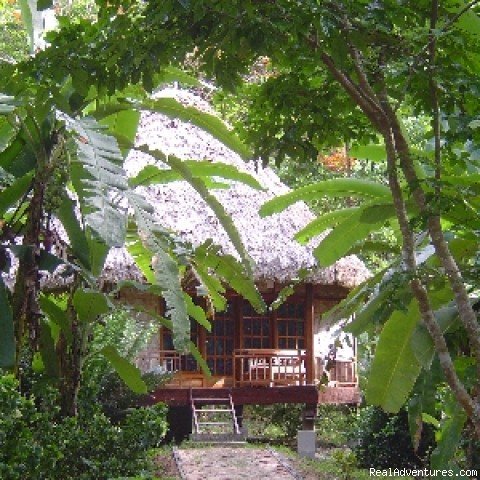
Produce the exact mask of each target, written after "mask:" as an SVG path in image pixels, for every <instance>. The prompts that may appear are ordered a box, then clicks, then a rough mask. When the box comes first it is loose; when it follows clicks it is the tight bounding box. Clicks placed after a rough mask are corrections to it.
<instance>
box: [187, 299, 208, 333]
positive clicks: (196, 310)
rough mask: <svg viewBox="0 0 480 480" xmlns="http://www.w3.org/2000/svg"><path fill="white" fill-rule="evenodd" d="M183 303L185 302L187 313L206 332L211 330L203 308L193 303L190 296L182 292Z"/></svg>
mask: <svg viewBox="0 0 480 480" xmlns="http://www.w3.org/2000/svg"><path fill="white" fill-rule="evenodd" d="M183 296H184V297H185V303H186V304H187V312H188V315H189V316H190V317H192V318H194V319H195V320H196V322H197V323H198V324H199V325H202V327H204V328H205V329H206V330H207V331H208V332H210V331H211V330H212V324H211V323H210V322H209V321H208V320H207V317H206V315H205V310H204V309H203V308H202V307H200V306H198V305H195V304H194V303H193V300H192V297H190V295H188V293H185V292H184V294H183Z"/></svg>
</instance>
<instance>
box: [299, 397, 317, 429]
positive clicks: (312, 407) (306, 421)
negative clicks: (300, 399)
mask: <svg viewBox="0 0 480 480" xmlns="http://www.w3.org/2000/svg"><path fill="white" fill-rule="evenodd" d="M316 416H317V404H316V403H306V404H305V408H304V409H303V416H302V429H303V430H315V417H316Z"/></svg>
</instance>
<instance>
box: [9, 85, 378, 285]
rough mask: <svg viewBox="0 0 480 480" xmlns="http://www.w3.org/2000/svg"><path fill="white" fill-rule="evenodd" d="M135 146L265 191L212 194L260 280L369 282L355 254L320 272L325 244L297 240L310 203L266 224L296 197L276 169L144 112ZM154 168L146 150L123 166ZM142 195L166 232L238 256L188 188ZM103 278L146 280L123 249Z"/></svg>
mask: <svg viewBox="0 0 480 480" xmlns="http://www.w3.org/2000/svg"><path fill="white" fill-rule="evenodd" d="M157 95H159V96H166V97H173V98H175V99H176V100H177V101H179V102H181V103H183V104H185V105H187V106H195V107H196V108H198V109H199V110H202V111H206V112H207V113H213V112H212V109H211V107H210V105H209V104H208V102H206V101H205V100H203V99H202V98H201V97H200V96H198V95H195V94H194V93H192V92H189V91H185V90H180V89H174V88H169V89H164V90H162V91H161V92H159V93H158V94H157ZM136 144H137V145H143V144H147V145H149V147H150V148H151V149H158V150H161V151H163V152H164V153H165V154H167V155H175V156H176V157H178V158H181V159H188V160H209V161H212V162H215V161H217V162H218V161H220V162H223V163H226V164H229V165H233V166H235V167H236V168H237V169H238V170H240V171H242V172H246V173H249V174H250V175H252V176H253V177H254V178H255V179H256V180H257V181H258V182H259V183H260V185H261V186H262V187H263V188H264V190H255V189H254V188H252V187H250V186H248V185H245V184H243V183H239V182H230V186H229V188H224V189H215V190H212V193H213V195H214V196H215V197H216V198H217V200H219V201H220V202H221V203H222V205H223V206H224V208H225V210H226V211H227V212H228V214H229V215H230V216H231V218H232V220H233V222H234V224H235V226H236V227H237V229H238V231H239V233H240V236H241V238H242V240H243V243H244V245H245V247H246V250H247V252H248V253H249V255H250V256H251V258H252V259H253V261H254V264H255V265H254V277H255V280H256V281H274V282H278V283H285V282H289V281H292V280H295V279H297V278H298V275H299V271H300V270H301V269H308V270H309V271H310V274H309V275H308V276H307V277H306V279H305V281H309V282H312V283H314V284H320V285H339V286H343V287H346V288H353V287H355V286H356V285H358V284H360V283H361V282H362V281H364V280H365V279H366V278H368V277H369V275H370V274H369V271H368V269H367V268H366V267H365V265H364V263H363V262H362V261H361V260H360V259H359V258H358V257H356V256H354V255H351V256H347V257H344V258H342V259H340V260H339V261H337V262H336V263H335V264H334V265H332V266H330V267H328V268H319V267H318V266H317V262H316V259H315V257H314V255H313V249H314V248H315V246H317V245H318V244H319V242H320V241H321V238H317V239H314V240H313V241H312V242H310V244H308V245H300V244H299V243H298V242H296V241H295V240H293V237H294V235H295V233H296V232H297V231H299V230H300V229H302V228H303V227H305V226H306V225H307V224H308V223H309V222H311V221H312V220H313V219H314V218H315V216H314V214H313V213H312V212H311V211H310V209H309V208H308V207H307V205H306V204H305V203H303V202H298V203H296V204H294V205H292V206H291V207H289V208H288V209H286V210H284V211H283V212H281V213H278V214H274V215H272V216H269V217H266V218H261V217H260V215H259V213H258V211H259V208H260V207H261V206H262V205H263V204H264V203H265V202H266V201H268V200H270V199H271V198H273V197H274V196H278V195H281V194H284V193H287V192H289V191H290V189H289V188H288V187H287V186H286V185H285V184H283V183H282V182H281V181H280V179H279V177H278V176H277V175H276V173H275V172H274V171H273V170H272V169H271V168H263V167H261V166H260V165H257V164H256V162H253V161H251V162H244V161H243V160H242V159H241V158H240V156H239V155H237V154H236V153H234V152H233V151H232V150H230V149H229V148H227V147H226V146H225V145H223V144H222V143H221V142H219V141H218V140H217V139H215V138H214V137H212V136H211V135H210V134H209V133H207V132H205V131H204V130H201V129H200V128H198V127H196V126H195V125H193V124H191V123H187V122H183V121H180V120H176V119H172V118H169V117H167V116H165V115H161V114H158V113H151V112H148V113H147V112H144V113H142V115H141V118H140V125H139V129H138V133H137V138H136ZM149 164H152V165H156V166H158V167H162V166H163V167H165V165H162V164H161V163H160V162H159V161H158V160H156V159H154V158H153V157H151V156H149V155H146V154H144V153H142V152H139V151H131V152H130V154H129V155H128V157H127V159H126V161H125V165H124V166H125V170H126V171H127V174H128V175H129V176H135V175H137V174H138V172H139V171H140V170H141V169H142V168H144V167H145V166H146V165H149ZM137 191H138V192H140V193H141V194H142V195H143V196H144V198H145V199H146V200H147V202H148V203H149V204H151V205H152V206H153V207H154V211H155V216H156V218H157V220H158V223H159V225H162V226H163V227H164V228H167V229H170V230H172V231H173V232H175V233H176V234H178V236H179V237H180V238H181V239H182V240H183V241H185V242H188V243H191V244H192V245H193V246H198V245H200V244H202V243H203V242H205V241H206V240H207V239H212V240H213V241H214V243H215V244H217V245H219V246H221V248H222V250H223V252H224V253H228V254H233V255H235V256H238V255H237V253H236V251H235V248H234V247H233V245H232V244H231V242H230V240H229V238H228V235H227V234H226V232H225V231H224V229H223V227H222V226H221V224H220V223H219V220H218V218H217V217H216V215H215V214H214V213H213V211H212V210H211V209H210V207H209V206H208V205H207V204H206V202H205V201H204V200H203V199H202V198H201V197H200V196H199V195H198V193H197V192H195V190H194V189H193V188H192V187H191V186H190V185H189V184H187V183H186V182H183V181H177V182H172V183H169V184H161V185H153V186H148V187H137ZM56 229H57V231H58V233H59V235H60V237H62V238H63V240H65V241H68V237H67V235H66V233H65V231H64V230H63V227H62V225H61V224H59V223H57V224H56ZM16 263H17V262H16V261H14V266H13V268H12V269H11V270H10V272H9V273H8V274H4V280H5V281H6V283H7V284H9V285H10V286H12V285H13V282H14V278H15V270H16V268H15V264H16ZM57 270H58V269H57ZM71 279H72V277H71V276H69V275H66V276H62V275H61V271H56V272H54V274H46V273H45V274H44V275H43V276H42V282H41V283H42V285H43V287H44V288H47V289H50V288H54V289H55V288H62V287H63V286H65V285H66V284H69V283H70V282H71ZM100 279H101V281H103V282H109V283H118V282H119V281H122V280H135V281H144V278H143V276H142V274H141V272H140V271H139V269H138V268H137V266H136V265H135V263H134V260H133V258H132V257H131V255H130V254H129V253H128V252H127V250H126V249H124V248H113V249H111V250H110V253H109V254H108V257H107V259H106V263H105V267H104V270H103V272H102V275H101V278H100Z"/></svg>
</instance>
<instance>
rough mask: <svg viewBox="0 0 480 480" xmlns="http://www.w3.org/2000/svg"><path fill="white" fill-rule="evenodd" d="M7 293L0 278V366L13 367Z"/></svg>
mask: <svg viewBox="0 0 480 480" xmlns="http://www.w3.org/2000/svg"><path fill="white" fill-rule="evenodd" d="M7 297H8V293H7V289H6V287H5V284H4V283H3V280H2V279H1V278H0V303H1V304H2V305H3V308H2V309H1V311H0V338H1V340H0V368H2V369H3V368H4V369H8V368H13V366H14V365H15V336H14V323H13V317H12V310H11V308H10V305H9V302H8V298H7Z"/></svg>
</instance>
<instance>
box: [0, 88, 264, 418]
mask: <svg viewBox="0 0 480 480" xmlns="http://www.w3.org/2000/svg"><path fill="white" fill-rule="evenodd" d="M5 87H6V88H5V89H6V90H7V91H8V90H11V91H14V90H15V89H14V88H13V87H12V85H9V84H8V82H7V84H6V85H5ZM50 88H51V87H50ZM53 90H54V91H53V92H52V91H50V90H49V89H48V88H46V87H43V86H40V87H38V88H37V89H31V90H30V91H24V92H22V93H17V95H6V94H5V95H1V96H0V168H1V170H0V172H1V174H2V175H1V181H2V185H1V193H0V213H1V219H2V232H1V233H2V250H1V251H2V259H3V263H2V265H1V267H2V270H3V272H4V274H5V275H4V276H5V277H8V275H10V276H11V275H12V269H11V265H10V264H11V259H12V258H13V256H16V257H17V260H16V262H17V267H16V275H15V281H14V285H13V287H12V294H11V296H10V294H9V291H8V288H7V287H6V285H5V283H4V281H3V278H2V280H1V283H0V301H1V306H2V308H1V311H2V315H1V317H0V329H1V333H2V335H1V340H0V352H1V354H0V362H1V366H2V367H3V368H11V369H14V370H15V371H17V369H18V364H19V361H20V359H21V357H22V355H24V350H25V348H27V347H28V348H29V349H30V350H31V351H32V352H33V354H34V358H36V359H37V360H38V361H37V366H38V365H43V368H44V372H47V373H48V374H49V375H50V376H51V377H52V378H57V379H61V380H57V381H60V390H61V393H62V409H63V412H64V413H65V414H67V415H74V414H75V413H76V395H77V393H78V387H79V381H80V376H81V375H80V374H81V369H82V362H83V357H84V355H85V354H86V352H87V350H88V337H89V335H90V333H91V331H92V327H93V325H94V323H95V322H97V321H99V320H100V319H101V318H102V316H105V315H108V314H109V313H110V312H111V310H112V309H113V308H115V306H114V303H113V302H112V301H111V299H110V297H109V296H108V295H107V294H105V293H103V292H102V291H101V290H100V289H99V281H98V277H99V275H100V274H101V272H102V269H103V265H104V262H105V259H106V257H107V255H108V252H109V251H110V249H111V248H112V247H122V246H125V247H127V248H128V250H129V251H130V252H131V253H132V256H133V257H134V259H135V261H136V262H137V265H138V266H139V268H140V269H141V270H142V271H143V272H144V274H145V277H146V278H147V280H148V281H149V282H150V283H151V285H152V289H151V292H155V294H156V295H158V296H161V297H162V298H164V299H165V302H166V312H165V315H166V318H165V319H163V320H164V321H165V322H166V323H164V324H167V325H169V326H170V327H171V328H172V331H173V334H174V335H173V338H174V344H175V346H176V348H178V349H179V350H180V351H184V352H186V351H187V352H191V353H192V354H194V355H195V356H197V357H199V353H198V351H196V347H195V346H194V345H193V344H192V342H190V334H189V328H190V318H193V319H195V320H196V321H198V322H199V323H201V324H203V325H204V326H206V327H207V328H209V327H210V324H209V321H208V319H207V317H206V315H205V313H204V312H203V311H202V312H200V309H198V307H196V306H195V305H194V303H193V301H192V299H191V297H190V296H189V295H188V294H187V293H186V292H184V290H183V288H182V279H183V278H184V276H185V275H187V274H188V272H194V274H195V275H196V277H197V278H198V281H199V284H200V290H201V292H202V293H203V295H204V296H205V297H206V298H208V299H209V300H208V303H209V304H210V305H212V307H213V308H216V309H223V308H225V306H226V299H225V295H224V294H225V285H228V284H230V285H231V286H232V288H234V289H236V290H237V291H238V292H239V293H241V294H242V295H244V296H245V297H246V298H248V299H250V301H251V302H252V303H253V305H254V306H255V308H257V309H258V310H261V309H263V308H265V306H264V303H263V300H262V298H261V296H260V294H259V292H258V291H257V289H256V287H255V284H254V282H253V279H252V275H251V272H252V268H251V259H250V258H249V256H248V253H247V252H246V250H245V248H244V247H243V244H242V242H241V239H240V236H239V234H238V231H237V230H236V227H235V225H234V224H233V222H232V220H231V219H230V218H229V216H228V214H227V213H226V211H225V209H224V208H223V206H222V205H221V204H220V203H219V202H218V200H217V199H216V198H215V197H214V196H213V195H212V194H211V193H210V188H216V187H217V186H218V181H219V180H218V179H222V178H223V179H225V180H227V181H231V180H234V181H238V182H244V183H246V184H248V185H250V186H251V187H253V188H261V186H260V185H259V184H258V182H257V181H256V180H255V179H254V178H253V177H251V176H249V175H247V174H245V173H242V172H239V171H237V170H236V169H235V168H233V167H232V166H230V165H225V164H221V163H219V164H212V163H211V162H194V161H182V160H179V159H177V158H175V157H172V156H169V157H167V156H165V155H164V154H163V153H162V152H159V151H150V149H149V148H148V147H147V146H142V147H138V148H139V149H140V150H141V151H143V152H147V153H149V154H151V155H153V156H155V157H156V158H157V159H159V160H162V161H163V162H164V163H165V164H166V166H167V167H168V168H167V170H165V171H164V170H159V169H154V168H153V169H152V167H146V168H145V169H144V170H142V171H141V172H140V173H139V175H137V177H136V178H134V179H129V178H127V175H126V173H125V170H124V168H123V162H124V159H125V157H126V155H127V153H128V151H129V149H131V148H137V147H135V145H134V144H133V139H134V137H135V134H136V130H137V126H138V120H139V117H140V110H144V109H145V108H147V107H151V108H152V109H153V110H152V111H155V112H163V113H165V114H167V115H170V116H176V117H180V118H184V119H185V118H188V120H189V121H191V122H194V123H196V124H197V125H199V126H200V127H202V128H204V129H206V130H207V131H209V132H211V133H213V134H215V135H216V136H217V137H219V138H220V139H221V140H223V141H224V142H226V143H227V144H228V145H229V146H230V147H231V148H234V149H235V150H236V151H238V152H239V153H240V154H241V155H242V156H244V157H246V155H247V152H248V150H247V149H246V148H245V147H244V146H243V145H242V144H241V143H240V142H239V141H238V139H237V138H236V137H235V136H234V135H233V134H232V133H231V132H229V130H228V129H227V128H226V127H225V126H224V125H223V123H222V122H220V121H219V120H218V119H217V118H216V117H214V116H211V115H207V114H203V113H201V112H197V111H194V110H193V109H192V108H189V107H185V106H183V105H181V104H180V103H179V102H176V101H175V100H173V99H168V101H155V102H153V101H149V100H148V96H147V95H146V93H144V92H143V98H140V97H138V98H137V100H136V101H135V102H131V101H130V102H126V101H118V99H105V98H104V97H101V96H99V95H98V94H96V95H94V98H86V97H85V98H84V99H83V101H82V102H81V103H80V104H79V103H78V92H76V91H75V89H74V88H72V82H71V80H69V79H67V80H66V82H65V83H64V84H63V85H62V87H61V88H60V89H55V88H53ZM72 99H75V102H76V103H75V102H73V103H75V108H72V106H71V105H72ZM93 100H94V101H93ZM140 100H141V101H140ZM92 105H93V106H92ZM95 107H96V108H95ZM84 112H88V114H87V115H86V114H85V113H84ZM178 179H182V180H184V181H187V182H189V183H190V184H191V185H192V187H193V188H194V189H195V191H196V192H197V193H198V194H199V196H200V197H202V198H203V199H204V200H205V201H206V202H207V203H208V204H209V205H210V206H211V207H212V209H213V210H214V212H215V213H216V214H217V215H218V217H219V221H220V222H221V224H222V225H223V227H224V228H225V231H226V232H227V234H228V235H229V237H230V239H231V241H232V244H233V245H234V247H235V248H236V250H237V252H238V254H239V256H240V258H241V262H238V261H237V260H236V259H235V258H234V257H231V256H224V257H222V255H221V252H220V249H219V248H218V247H216V246H214V245H213V244H211V243H208V242H207V244H205V245H203V246H200V247H197V248H194V247H193V246H191V245H187V244H185V243H184V242H182V241H181V240H180V239H179V238H178V237H177V236H176V235H175V234H174V233H173V232H170V231H167V230H166V229H164V228H162V226H161V225H158V224H157V222H156V220H155V218H154V216H153V212H152V208H151V206H150V205H147V204H146V202H145V201H144V200H143V198H142V197H141V196H140V195H139V194H138V193H137V192H136V191H135V188H136V187H137V186H140V185H144V186H145V185H152V184H154V183H162V182H165V181H171V180H178ZM222 186H223V187H225V186H226V184H223V185H222ZM129 211H130V212H133V213H132V214H131V215H130V214H129ZM59 228H60V229H61V230H63V231H64V232H65V233H66V237H68V240H66V239H65V236H63V237H62V235H60V234H59ZM19 240H20V241H21V246H17V245H16V243H18V241H19ZM150 266H151V267H152V268H153V271H150ZM45 271H48V274H52V273H53V272H55V275H58V273H59V272H60V275H61V276H63V277H65V284H66V290H67V291H68V300H67V301H66V304H65V305H64V306H63V307H59V306H58V305H56V306H55V299H54V298H53V297H52V296H51V295H48V294H42V295H41V286H40V281H39V279H40V278H41V276H42V275H45V273H44V272H45ZM135 287H136V288H139V289H142V288H144V287H143V286H141V285H135ZM27 339H28V341H27ZM99 354H102V355H104V356H105V357H106V358H107V359H108V360H109V361H110V363H111V364H112V366H113V367H114V368H115V369H116V370H117V372H118V374H119V375H120V376H121V378H122V379H123V380H124V381H125V382H126V383H127V384H128V385H129V386H130V387H132V388H133V389H134V390H136V391H138V392H141V391H144V389H145V385H144V384H143V382H142V381H141V378H140V373H139V371H138V369H136V367H134V366H133V365H129V364H128V362H127V361H126V360H125V359H122V358H121V357H120V356H119V355H118V352H117V351H116V349H115V346H114V345H111V346H108V348H105V349H104V350H103V351H102V352H99ZM59 357H60V358H59ZM199 360H200V359H199ZM200 363H201V364H203V365H205V363H204V362H200ZM205 366H206V365H205Z"/></svg>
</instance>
